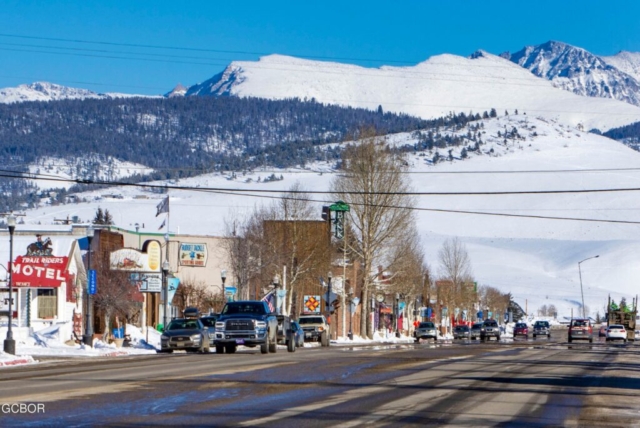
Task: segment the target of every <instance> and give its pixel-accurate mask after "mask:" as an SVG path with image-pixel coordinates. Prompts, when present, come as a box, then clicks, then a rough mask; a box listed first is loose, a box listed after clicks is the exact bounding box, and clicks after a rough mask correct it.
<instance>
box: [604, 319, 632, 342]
mask: <svg viewBox="0 0 640 428" xmlns="http://www.w3.org/2000/svg"><path fill="white" fill-rule="evenodd" d="M611 340H622V341H623V342H625V343H627V330H626V329H625V328H624V326H623V325H622V324H611V325H610V326H609V327H608V328H607V339H606V341H607V342H609V341H611Z"/></svg>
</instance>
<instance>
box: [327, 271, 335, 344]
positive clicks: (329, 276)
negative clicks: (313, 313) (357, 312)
mask: <svg viewBox="0 0 640 428" xmlns="http://www.w3.org/2000/svg"><path fill="white" fill-rule="evenodd" d="M327 278H328V279H329V282H328V283H327V308H329V309H328V310H329V326H331V327H330V328H331V329H330V330H329V333H330V334H332V333H333V330H334V328H333V325H332V324H331V309H333V306H332V305H331V304H332V302H331V278H333V273H332V272H331V271H329V272H328V273H327Z"/></svg>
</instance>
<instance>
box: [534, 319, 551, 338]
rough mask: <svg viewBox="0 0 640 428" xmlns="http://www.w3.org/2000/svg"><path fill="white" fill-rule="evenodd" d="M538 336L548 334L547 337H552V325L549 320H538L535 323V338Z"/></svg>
mask: <svg viewBox="0 0 640 428" xmlns="http://www.w3.org/2000/svg"><path fill="white" fill-rule="evenodd" d="M537 336H547V339H551V326H550V325H549V321H536V322H535V324H533V338H534V339H535V338H536V337H537Z"/></svg>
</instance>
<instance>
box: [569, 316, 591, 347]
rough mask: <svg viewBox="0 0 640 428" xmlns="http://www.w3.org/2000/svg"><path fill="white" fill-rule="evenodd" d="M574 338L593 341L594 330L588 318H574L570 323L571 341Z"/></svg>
mask: <svg viewBox="0 0 640 428" xmlns="http://www.w3.org/2000/svg"><path fill="white" fill-rule="evenodd" d="M574 340H588V341H589V343H591V342H593V330H592V328H591V321H589V319H588V318H574V319H572V320H571V323H570V324H569V343H571V342H573V341H574Z"/></svg>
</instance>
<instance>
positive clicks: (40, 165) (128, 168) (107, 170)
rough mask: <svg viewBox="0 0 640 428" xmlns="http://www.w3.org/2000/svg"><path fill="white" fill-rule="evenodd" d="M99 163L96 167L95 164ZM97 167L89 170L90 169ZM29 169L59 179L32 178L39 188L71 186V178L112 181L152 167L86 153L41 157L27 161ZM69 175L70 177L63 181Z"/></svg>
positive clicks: (40, 174)
mask: <svg viewBox="0 0 640 428" xmlns="http://www.w3.org/2000/svg"><path fill="white" fill-rule="evenodd" d="M96 165H99V166H100V167H99V168H96ZM96 170H97V171H98V173H97V174H96V173H92V172H90V171H96ZM29 172H30V173H32V174H35V175H36V176H45V177H47V178H53V179H60V180H61V181H54V180H32V181H33V183H34V184H36V185H37V186H38V187H39V188H40V189H42V190H47V189H51V188H65V189H68V188H69V187H71V186H73V185H74V184H76V183H75V181H74V180H103V181H112V180H119V179H121V178H126V177H130V176H132V175H135V174H139V175H146V174H150V173H152V172H153V169H152V168H148V167H146V166H144V165H140V164H136V163H132V162H125V161H121V160H118V159H116V158H114V157H112V156H98V155H88V156H86V157H83V158H77V159H60V158H51V157H44V158H40V159H38V160H37V162H36V163H35V164H32V165H29ZM67 179H69V181H64V180H67Z"/></svg>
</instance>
